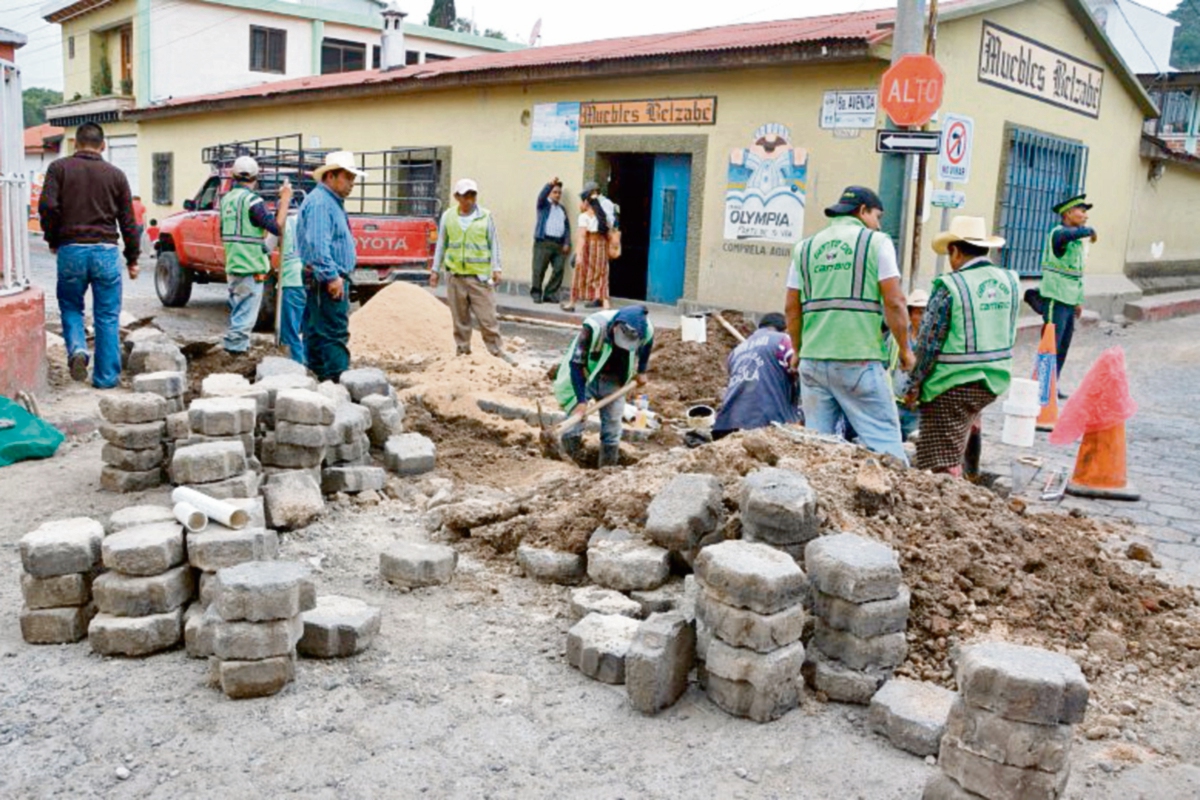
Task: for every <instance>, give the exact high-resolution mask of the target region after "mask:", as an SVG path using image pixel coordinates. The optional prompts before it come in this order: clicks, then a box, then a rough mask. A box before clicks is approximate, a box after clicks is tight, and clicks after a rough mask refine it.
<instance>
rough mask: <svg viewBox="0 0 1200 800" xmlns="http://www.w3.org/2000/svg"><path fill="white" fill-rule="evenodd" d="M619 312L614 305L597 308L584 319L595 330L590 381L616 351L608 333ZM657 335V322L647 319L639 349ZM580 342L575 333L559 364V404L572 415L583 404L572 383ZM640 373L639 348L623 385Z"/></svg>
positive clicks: (556, 379)
mask: <svg viewBox="0 0 1200 800" xmlns="http://www.w3.org/2000/svg"><path fill="white" fill-rule="evenodd" d="M616 315H617V310H616V309H615V308H610V309H608V310H607V311H597V312H596V313H595V314H592V315H591V316H589V317H588V318H587V319H585V320H584V321H583V324H584V326H585V327H587V329H588V330H590V331H591V334H592V337H591V345H590V347H589V348H588V357H587V365H586V367H585V368H584V371H583V374H584V378H585V380H586V382H587V383H591V382H592V379H593V378H595V377H596V375H597V374H599V372H600V370H602V369H603V368H604V365H605V364H606V363H607V362H608V359H609V358H610V357H611V356H612V354H613V348H615V347H616V345H614V344H613V343H612V341H611V338H610V337H609V336H608V335H607V334H608V326H609V325H610V324H612V321H613V317H615V316H616ZM653 338H654V325H653V324H651V322H650V320H646V335H645V336H643V337H642V341H641V343H640V344H639V345H638V349H641V348H642V347H644V346H645V345H646V343H647V342H649V341H650V340H651V339H653ZM578 344H579V334H575V338H573V339H572V340H571V345H570V347H568V348H567V352H566V353H564V354H563V357H562V360H561V361H559V363H558V373H557V374H556V375H555V376H554V397H555V398H556V399H557V400H558V404H559V406H561V407H562V409H563V410H564V411H566V412H567V413H568V414H569V413H571V409H573V408H575V406H576V405H577V404H578V403H579V398H577V397H575V385H574V384H573V383H571V357H572V356H573V355H575V347H576V346H577V345H578ZM636 374H637V351H632V352H630V354H629V370H628V372H627V374H626V375H625V380H623V381H622V382H621V383H622V385H624V384H627V383H629V382H630V381H631V380H633V378H634V375H636Z"/></svg>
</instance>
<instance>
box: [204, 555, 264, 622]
mask: <svg viewBox="0 0 1200 800" xmlns="http://www.w3.org/2000/svg"><path fill="white" fill-rule="evenodd" d="M251 560H253V559H247V561H251ZM239 563H243V564H244V563H245V562H244V561H243V562H239ZM229 566H231V567H236V566H237V564H230V565H229ZM196 574H197V575H199V576H200V577H199V580H198V581H197V584H198V585H199V587H200V592H199V596H200V599H199V605H200V607H201V608H208V607H209V606H211V605H212V604H213V601H214V600H216V599H217V592H218V591H219V590H220V588H221V587H220V585H219V584H218V583H217V573H215V572H202V571H200V570H196ZM213 613H214V614H215V613H216V609H213Z"/></svg>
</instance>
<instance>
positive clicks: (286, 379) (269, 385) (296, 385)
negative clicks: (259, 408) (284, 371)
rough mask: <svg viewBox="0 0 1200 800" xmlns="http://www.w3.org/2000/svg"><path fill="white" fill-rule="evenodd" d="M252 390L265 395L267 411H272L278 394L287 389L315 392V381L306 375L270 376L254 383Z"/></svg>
mask: <svg viewBox="0 0 1200 800" xmlns="http://www.w3.org/2000/svg"><path fill="white" fill-rule="evenodd" d="M293 363H294V362H293ZM254 388H255V389H258V390H262V391H264V392H266V393H267V406H268V409H270V410H273V409H274V408H275V400H276V399H277V398H278V397H279V393H280V392H285V391H288V390H289V389H306V390H308V391H311V392H315V391H317V381H316V380H315V379H314V378H311V377H309V376H308V375H307V374H292V375H271V376H269V377H266V378H262V379H260V380H258V381H256V382H255V384H254ZM322 397H324V395H322Z"/></svg>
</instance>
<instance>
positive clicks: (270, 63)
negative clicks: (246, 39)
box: [250, 25, 287, 73]
mask: <svg viewBox="0 0 1200 800" xmlns="http://www.w3.org/2000/svg"><path fill="white" fill-rule="evenodd" d="M250 69H251V70H252V71H254V72H280V73H282V72H286V71H287V31H284V30H279V29H278V28H262V27H259V26H258V25H251V26H250Z"/></svg>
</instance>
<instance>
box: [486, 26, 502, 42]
mask: <svg viewBox="0 0 1200 800" xmlns="http://www.w3.org/2000/svg"><path fill="white" fill-rule="evenodd" d="M483 35H484V36H485V37H487V38H488V39H501V40H503V41H506V42H507V41H508V37H507V36H505V35H504V31H497V30H493V29H492V28H488V29H487V30H485V31H484V32H483Z"/></svg>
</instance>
